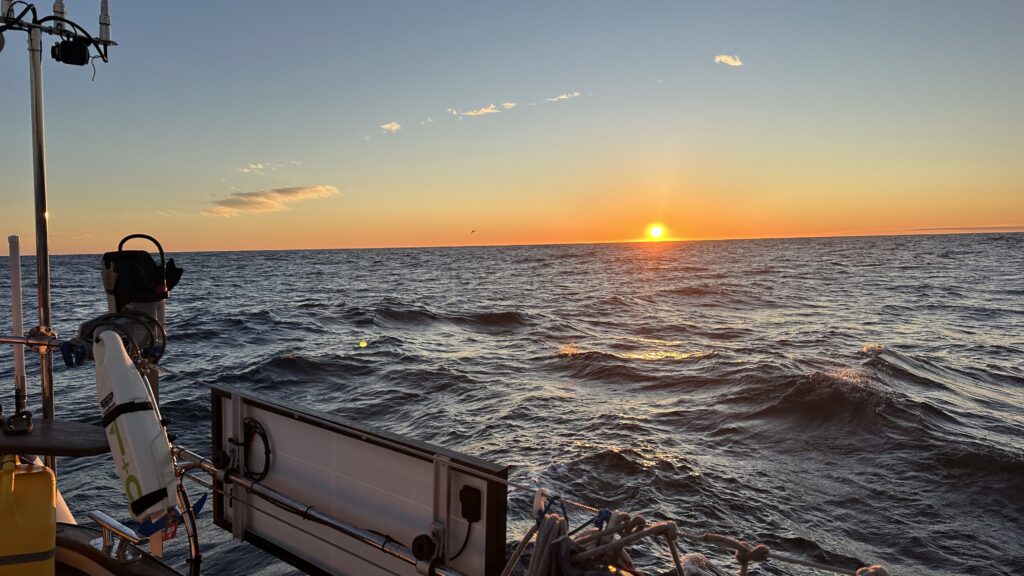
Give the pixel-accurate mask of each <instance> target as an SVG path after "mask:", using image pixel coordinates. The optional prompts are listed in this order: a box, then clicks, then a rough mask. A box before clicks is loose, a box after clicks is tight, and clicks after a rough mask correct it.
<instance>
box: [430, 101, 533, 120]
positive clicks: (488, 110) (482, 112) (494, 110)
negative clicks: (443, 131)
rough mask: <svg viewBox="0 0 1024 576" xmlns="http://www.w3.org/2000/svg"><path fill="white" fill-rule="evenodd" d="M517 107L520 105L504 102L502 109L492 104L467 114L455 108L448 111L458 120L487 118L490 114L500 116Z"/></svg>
mask: <svg viewBox="0 0 1024 576" xmlns="http://www.w3.org/2000/svg"><path fill="white" fill-rule="evenodd" d="M516 106H518V104H517V103H515V102H502V103H501V106H500V107H499V106H498V105H496V104H494V103H491V104H488V105H487V106H484V107H482V108H477V109H476V110H466V111H465V112H463V111H461V110H456V109H455V108H448V109H447V110H448V114H450V115H452V116H455V117H456V118H462V117H463V116H469V117H470V118H472V117H474V116H486V115H488V114H500V113H501V112H502V111H508V110H511V109H513V108H515V107H516Z"/></svg>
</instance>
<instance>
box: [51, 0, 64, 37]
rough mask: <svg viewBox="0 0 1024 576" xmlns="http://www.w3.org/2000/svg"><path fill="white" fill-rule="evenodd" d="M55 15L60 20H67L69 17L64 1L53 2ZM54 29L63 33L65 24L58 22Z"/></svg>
mask: <svg viewBox="0 0 1024 576" xmlns="http://www.w3.org/2000/svg"><path fill="white" fill-rule="evenodd" d="M53 15H54V16H56V17H58V18H67V17H68V12H67V10H65V9H64V0H54V2H53ZM54 28H55V29H56V30H57V32H58V33H59V32H63V31H64V23H63V22H61V21H60V20H57V23H56V24H55V25H54Z"/></svg>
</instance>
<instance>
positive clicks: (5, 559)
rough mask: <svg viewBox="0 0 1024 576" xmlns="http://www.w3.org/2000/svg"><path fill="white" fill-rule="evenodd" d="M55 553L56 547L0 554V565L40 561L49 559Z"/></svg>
mask: <svg viewBox="0 0 1024 576" xmlns="http://www.w3.org/2000/svg"><path fill="white" fill-rule="evenodd" d="M56 554H57V549H56V548H50V549H49V550H43V551H42V552H29V553H27V554H5V555H2V556H0V566H10V565H11V564H28V563H30V562H42V561H43V560H49V559H50V558H53V557H54V556H55V555H56Z"/></svg>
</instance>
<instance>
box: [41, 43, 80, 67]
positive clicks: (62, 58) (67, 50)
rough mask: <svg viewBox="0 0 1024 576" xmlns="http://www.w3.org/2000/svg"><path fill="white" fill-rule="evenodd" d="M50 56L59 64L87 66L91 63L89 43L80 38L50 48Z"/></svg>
mask: <svg viewBox="0 0 1024 576" xmlns="http://www.w3.org/2000/svg"><path fill="white" fill-rule="evenodd" d="M50 56H53V59H54V60H56V61H57V62H63V63H65V64H72V65H74V66H85V65H86V64H88V63H89V43H88V42H86V41H85V40H81V39H78V38H75V39H73V40H61V41H60V42H58V43H56V44H54V45H53V47H52V48H50Z"/></svg>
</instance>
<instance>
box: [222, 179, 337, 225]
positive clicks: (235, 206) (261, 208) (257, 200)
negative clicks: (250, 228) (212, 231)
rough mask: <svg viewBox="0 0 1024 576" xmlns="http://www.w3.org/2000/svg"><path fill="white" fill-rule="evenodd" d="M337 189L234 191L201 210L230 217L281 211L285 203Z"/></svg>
mask: <svg viewBox="0 0 1024 576" xmlns="http://www.w3.org/2000/svg"><path fill="white" fill-rule="evenodd" d="M337 195H338V189H337V188H335V187H334V186H327V185H322V186H294V187H291V188H275V189H273V190H261V191H259V192H235V193H233V194H230V195H228V196H227V197H226V198H221V199H220V200H214V201H213V204H214V206H213V207H212V208H207V209H206V210H203V211H202V214H203V215H204V216H221V217H224V218H230V217H232V216H238V215H239V214H242V213H253V214H259V213H266V212H281V211H283V210H287V209H288V207H287V206H286V205H287V204H292V203H295V202H300V201H302V200H309V199H311V198H327V197H329V196H337Z"/></svg>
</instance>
